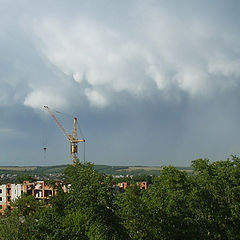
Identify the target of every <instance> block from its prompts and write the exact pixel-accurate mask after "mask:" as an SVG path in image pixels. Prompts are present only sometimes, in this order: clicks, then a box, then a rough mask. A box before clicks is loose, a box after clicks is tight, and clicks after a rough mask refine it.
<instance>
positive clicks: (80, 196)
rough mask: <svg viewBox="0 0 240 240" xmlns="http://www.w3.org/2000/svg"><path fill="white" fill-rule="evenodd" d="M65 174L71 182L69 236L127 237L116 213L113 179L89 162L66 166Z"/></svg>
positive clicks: (67, 221) (84, 237) (66, 223)
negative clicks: (95, 168) (98, 170)
mask: <svg viewBox="0 0 240 240" xmlns="http://www.w3.org/2000/svg"><path fill="white" fill-rule="evenodd" d="M65 175H66V178H67V180H68V181H69V182H70V183H71V187H70V192H69V194H68V197H67V201H68V202H69V205H68V214H67V216H66V222H65V225H66V226H67V228H66V231H67V230H68V235H69V236H70V235H71V234H72V235H73V236H72V239H95V240H97V239H99V240H100V239H101V240H104V239H106V240H110V239H119V240H120V239H126V236H125V235H124V231H123V230H124V229H123V227H122V226H121V225H120V224H119V220H118V218H117V216H116V215H115V205H114V198H115V195H114V189H113V187H112V178H111V177H109V176H106V175H104V174H100V173H99V172H97V171H95V170H94V169H93V165H92V164H91V163H88V162H84V163H80V162H77V163H76V164H74V165H70V166H68V167H67V168H66V170H65ZM77 234H80V236H81V238H77Z"/></svg>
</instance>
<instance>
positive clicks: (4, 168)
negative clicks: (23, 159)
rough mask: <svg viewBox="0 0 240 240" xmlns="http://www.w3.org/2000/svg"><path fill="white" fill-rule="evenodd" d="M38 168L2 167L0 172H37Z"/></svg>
mask: <svg viewBox="0 0 240 240" xmlns="http://www.w3.org/2000/svg"><path fill="white" fill-rule="evenodd" d="M36 169H37V167H16V166H15V167H0V171H1V170H5V171H20V172H21V171H33V170H36Z"/></svg>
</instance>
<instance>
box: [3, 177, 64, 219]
mask: <svg viewBox="0 0 240 240" xmlns="http://www.w3.org/2000/svg"><path fill="white" fill-rule="evenodd" d="M59 185H60V186H61V187H62V189H63V191H64V192H67V191H68V187H67V186H66V184H64V183H62V182H56V183H55V185H54V186H53V185H51V184H49V183H47V182H45V181H36V182H29V181H24V182H23V184H3V185H0V214H1V215H2V214H4V211H5V210H6V209H7V208H9V209H10V208H11V205H10V203H11V202H14V201H15V200H16V199H17V198H18V197H20V196H21V195H22V194H23V193H24V194H27V195H31V196H33V197H34V198H35V199H37V200H48V199H49V198H50V197H52V196H55V195H56V191H57V187H58V186H59Z"/></svg>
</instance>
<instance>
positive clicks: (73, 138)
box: [44, 106, 86, 164]
mask: <svg viewBox="0 0 240 240" xmlns="http://www.w3.org/2000/svg"><path fill="white" fill-rule="evenodd" d="M44 108H45V109H46V110H47V111H48V113H49V114H50V115H51V116H52V118H53V119H54V121H55V122H56V124H57V125H58V127H59V128H60V129H61V130H62V132H63V134H64V136H65V137H66V138H67V140H68V142H70V155H71V162H72V163H73V164H74V163H76V161H77V159H78V143H79V142H85V141H86V140H85V139H78V136H77V125H78V124H77V118H76V117H74V118H73V130H72V134H69V133H68V132H67V130H66V129H65V128H64V126H63V125H62V123H61V122H60V121H59V120H58V119H57V117H56V116H55V114H54V113H53V112H52V111H51V110H50V108H49V107H48V106H44Z"/></svg>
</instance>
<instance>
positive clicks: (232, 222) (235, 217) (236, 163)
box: [191, 156, 240, 239]
mask: <svg viewBox="0 0 240 240" xmlns="http://www.w3.org/2000/svg"><path fill="white" fill-rule="evenodd" d="M192 166H193V167H194V170H195V176H194V178H193V179H194V184H195V188H194V191H193V192H192V196H193V199H192V201H191V203H192V209H193V211H194V213H195V214H196V216H197V219H198V222H199V223H200V224H201V229H203V230H204V232H205V234H206V235H205V239H240V233H239V224H240V218H239V216H240V160H239V158H237V157H235V156H233V159H232V160H230V159H227V160H226V161H217V162H213V163H210V162H209V160H208V159H198V160H195V161H193V163H192Z"/></svg>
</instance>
